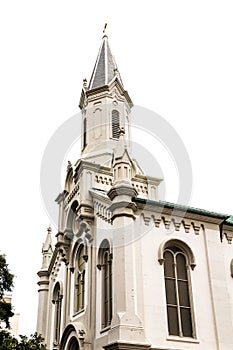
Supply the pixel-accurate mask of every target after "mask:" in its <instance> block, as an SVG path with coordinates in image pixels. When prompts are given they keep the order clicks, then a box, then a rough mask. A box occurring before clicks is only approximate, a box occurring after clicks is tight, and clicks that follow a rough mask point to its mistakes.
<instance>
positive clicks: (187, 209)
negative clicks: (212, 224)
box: [133, 197, 233, 225]
mask: <svg viewBox="0 0 233 350" xmlns="http://www.w3.org/2000/svg"><path fill="white" fill-rule="evenodd" d="M133 201H134V202H139V203H145V204H152V205H157V206H159V207H164V208H168V209H176V210H180V211H185V212H188V213H193V214H198V215H204V216H210V217H214V218H219V219H223V222H224V223H227V224H228V225H233V215H232V216H231V215H229V214H223V213H217V212H214V211H209V210H205V209H199V208H194V207H190V206H185V205H181V204H175V203H170V202H164V201H154V200H150V199H144V198H138V197H135V198H133Z"/></svg>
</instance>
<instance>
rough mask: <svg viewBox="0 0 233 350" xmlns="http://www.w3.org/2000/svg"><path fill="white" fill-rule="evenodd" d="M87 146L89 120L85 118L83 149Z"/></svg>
mask: <svg viewBox="0 0 233 350" xmlns="http://www.w3.org/2000/svg"><path fill="white" fill-rule="evenodd" d="M86 145H87V119H86V118H84V120H83V149H84V148H85V147H86Z"/></svg>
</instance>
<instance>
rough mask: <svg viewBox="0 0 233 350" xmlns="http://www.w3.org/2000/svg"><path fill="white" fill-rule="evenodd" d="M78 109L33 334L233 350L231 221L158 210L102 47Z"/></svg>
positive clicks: (106, 344)
mask: <svg viewBox="0 0 233 350" xmlns="http://www.w3.org/2000/svg"><path fill="white" fill-rule="evenodd" d="M79 106H80V109H81V112H82V120H80V123H81V125H82V135H81V156H80V159H79V160H77V161H76V163H75V164H74V165H72V164H71V162H68V166H67V173H66V179H65V184H64V190H63V192H62V193H60V194H58V196H57V198H56V202H57V204H58V208H59V217H58V231H57V232H56V235H55V238H56V243H55V245H53V244H52V237H51V236H52V232H51V228H48V232H47V237H46V240H45V243H44V245H43V249H42V267H41V269H40V271H39V272H38V276H39V282H38V285H39V288H38V292H39V303H38V318H37V332H39V333H41V334H42V335H43V336H44V338H45V343H46V344H47V347H48V349H49V350H55V349H57V350H58V349H59V350H75V349H77V350H82V349H85V350H102V349H105V350H128V349H134V350H146V349H148V350H149V349H151V350H168V349H169V350H185V349H191V350H206V349H208V350H230V349H233V246H232V238H233V216H230V215H224V214H219V213H215V212H210V211H207V210H203V209H197V208H193V207H188V206H183V205H178V204H172V203H170V202H164V201H161V200H160V199H159V198H158V197H159V196H158V187H159V185H160V183H161V181H162V179H160V178H156V177H153V176H150V175H149V174H145V173H144V172H143V169H142V168H141V167H140V164H138V162H137V160H135V159H134V158H133V157H132V154H131V142H132V141H131V108H132V106H133V102H132V100H131V98H130V96H129V94H128V92H127V91H126V90H125V87H124V85H123V81H122V78H121V75H120V72H119V70H118V68H117V64H116V62H115V59H114V56H113V54H112V52H111V49H110V46H109V42H108V37H107V36H106V35H104V37H103V39H102V43H101V46H100V50H99V53H98V56H97V60H96V63H95V66H94V69H93V73H92V76H91V78H90V81H89V82H87V81H86V80H84V82H83V88H82V92H81V97H80V103H79ZM58 176H59V174H58ZM52 200H53V198H51V201H52Z"/></svg>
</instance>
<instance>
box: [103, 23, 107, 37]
mask: <svg viewBox="0 0 233 350" xmlns="http://www.w3.org/2000/svg"><path fill="white" fill-rule="evenodd" d="M107 25H108V23H105V25H104V29H103V33H104V34H105V32H106V29H107Z"/></svg>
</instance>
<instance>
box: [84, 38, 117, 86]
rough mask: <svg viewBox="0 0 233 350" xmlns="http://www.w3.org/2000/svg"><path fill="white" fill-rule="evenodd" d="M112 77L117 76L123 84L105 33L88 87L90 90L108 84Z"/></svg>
mask: <svg viewBox="0 0 233 350" xmlns="http://www.w3.org/2000/svg"><path fill="white" fill-rule="evenodd" d="M114 77H117V78H118V80H119V81H120V82H121V84H122V85H123V83H122V80H121V76H120V73H119V71H118V68H117V65H116V62H115V59H114V57H113V54H112V52H111V49H110V46H109V43H108V37H107V35H106V34H105V35H104V36H103V39H102V43H101V46H100V50H99V53H98V56H97V60H96V63H95V66H94V70H93V72H92V76H91V80H90V83H89V86H88V89H89V90H91V89H95V88H98V87H100V86H105V85H108V84H109V83H110V82H111V81H112V80H113V78H114Z"/></svg>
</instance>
